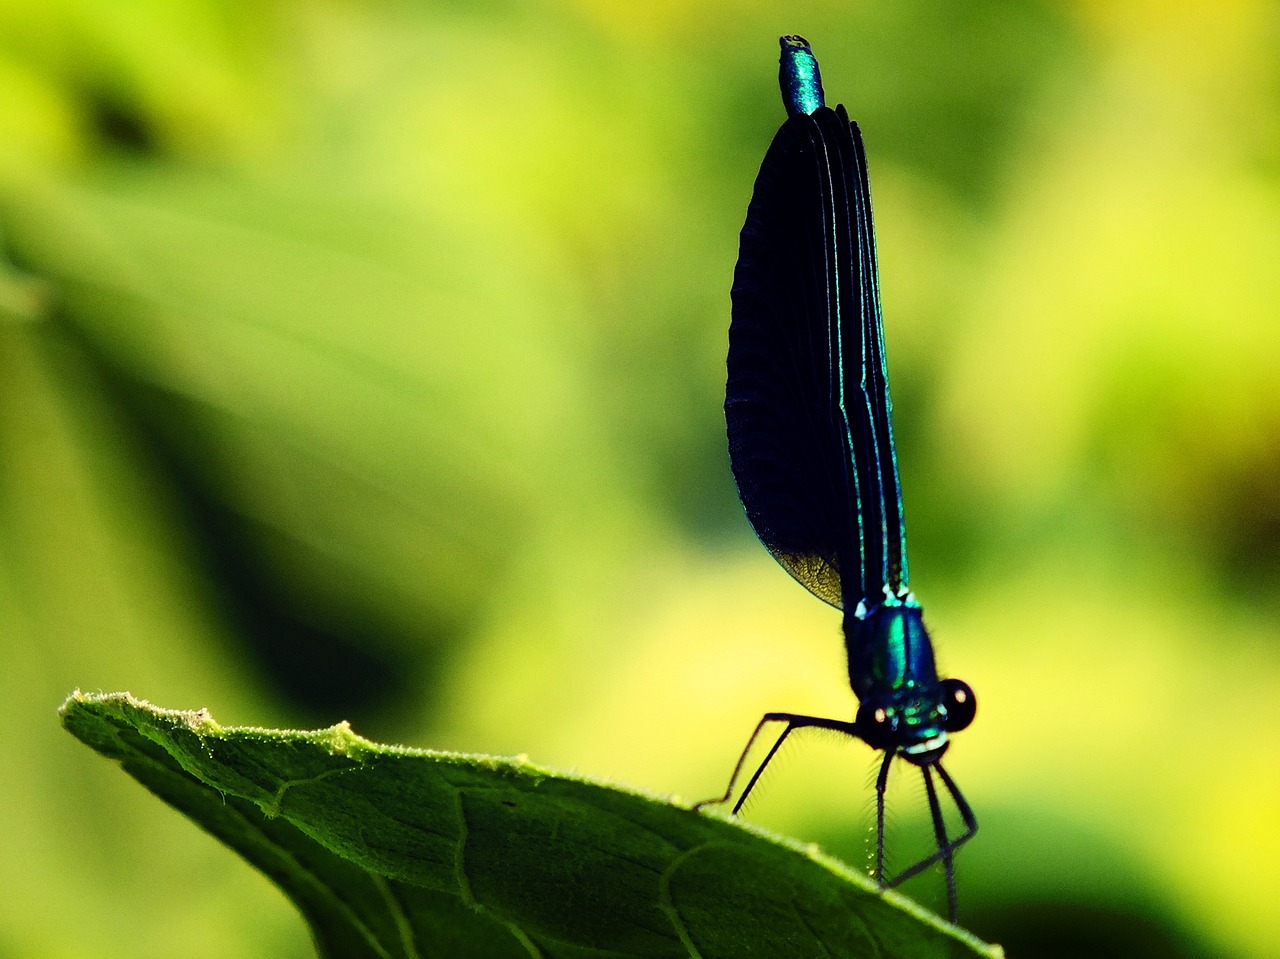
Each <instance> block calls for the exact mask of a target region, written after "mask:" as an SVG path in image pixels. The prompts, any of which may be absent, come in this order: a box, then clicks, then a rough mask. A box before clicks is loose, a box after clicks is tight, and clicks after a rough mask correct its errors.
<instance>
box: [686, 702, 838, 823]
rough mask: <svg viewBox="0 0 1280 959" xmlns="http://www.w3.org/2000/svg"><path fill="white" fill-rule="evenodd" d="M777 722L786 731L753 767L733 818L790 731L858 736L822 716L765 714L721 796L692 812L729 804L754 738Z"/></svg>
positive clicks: (703, 803)
mask: <svg viewBox="0 0 1280 959" xmlns="http://www.w3.org/2000/svg"><path fill="white" fill-rule="evenodd" d="M777 722H781V723H786V724H787V725H786V728H784V729H783V730H782V734H781V735H780V736H779V737H778V739H777V741H776V742H775V743H774V744H773V747H772V748H771V749H770V750H769V752H768V754H767V755H766V756H765V757H764V761H763V762H762V763H760V765H759V766H758V767H757V768H756V771H755V773H753V774H752V776H751V779H750V781H749V782H748V783H747V788H746V789H744V790H743V791H742V796H741V797H740V798H739V799H738V801H737V802H736V803H735V804H734V806H733V813H734V815H735V816H736V815H737V814H738V811H739V810H740V809H741V808H742V804H743V803H745V802H746V801H747V797H748V796H749V795H751V790H752V789H754V788H755V785H756V783H757V782H758V781H759V779H760V776H761V774H762V773H763V772H764V770H765V767H766V766H768V765H769V762H770V761H771V760H772V759H773V757H774V754H776V753H777V751H778V749H779V748H780V747H781V746H782V744H783V742H785V741H786V738H787V737H788V736H789V735H791V733H792V731H793V730H796V729H803V728H805V727H815V728H818V729H830V730H832V731H833V732H838V733H844V734H845V735H846V736H854V737H855V738H856V737H857V734H856V733H855V732H854V728H853V723H848V722H844V721H842V720H839V719H824V718H822V717H821V716H803V715H800V714H799V713H765V714H764V716H762V717H761V718H760V722H758V723H756V728H755V729H754V730H753V731H752V733H751V738H749V739H748V740H747V745H746V748H745V749H743V750H742V755H740V756H739V757H738V761H737V763H736V764H735V765H734V767H733V774H732V775H731V776H730V777H729V785H728V786H727V787H725V791H724V795H723V796H717V797H716V798H714V799H704V800H702V801H701V802H697V803H694V804H693V808H694V809H701V808H702V807H703V806H714V805H716V804H718V803H723V802H728V801H729V799H730V797H731V796H733V787H734V786H735V785H736V784H737V782H738V777H739V776H740V775H741V774H742V767H743V765H744V764H745V763H746V761H747V756H748V755H749V754H750V753H751V747H752V746H754V745H755V743H756V738H757V737H758V736H759V735H760V731H761V730H762V729H764V727H765V725H766V724H767V723H777Z"/></svg>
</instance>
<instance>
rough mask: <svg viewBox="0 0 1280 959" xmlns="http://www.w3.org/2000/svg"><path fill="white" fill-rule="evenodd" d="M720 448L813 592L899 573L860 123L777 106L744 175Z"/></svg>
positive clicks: (753, 514) (896, 497) (858, 592)
mask: <svg viewBox="0 0 1280 959" xmlns="http://www.w3.org/2000/svg"><path fill="white" fill-rule="evenodd" d="M725 419H726V422H727V425H728V431H729V457H730V461H731V463H732V466H733V475H734V479H735V480H736V481H737V484H738V492H739V495H740V496H741V497H742V504H743V506H744V507H745V508H746V512H747V517H748V518H749V519H750V520H751V525H752V526H753V527H754V528H755V531H756V534H757V535H758V536H759V537H760V539H761V541H762V542H763V543H764V544H765V546H766V547H768V549H769V551H770V552H771V553H772V554H773V555H774V558H776V559H777V560H778V562H779V563H781V564H782V565H783V566H784V567H785V568H786V569H787V570H788V572H790V573H791V575H792V576H794V577H795V578H796V579H797V580H799V581H800V582H801V583H802V584H803V585H804V586H805V587H806V588H808V589H809V590H810V591H811V592H812V593H813V594H814V595H816V596H818V597H819V598H820V599H823V600H825V601H826V602H828V603H831V604H832V605H834V606H842V605H843V604H844V602H846V601H850V602H854V603H856V602H857V601H858V600H864V599H865V600H867V601H868V603H869V604H873V603H878V602H880V601H882V600H883V598H884V595H885V590H886V588H888V589H889V590H890V591H891V592H893V593H894V594H897V593H899V592H901V591H903V590H904V589H905V587H906V581H907V566H906V555H905V531H904V530H903V526H902V497H901V492H900V488H899V485H898V469H897V460H896V457H895V455H894V448H893V433H892V427H891V425H890V404H889V384H888V376H887V373H886V370H885V362H884V338H883V334H882V332H881V328H880V289H879V278H878V276H877V270H876V253H875V236H874V233H873V229H872V223H871V198H870V193H869V190H868V186H867V173H866V156H865V153H864V151H863V148H862V136H861V134H860V133H859V131H858V128H857V126H856V125H854V124H851V123H850V122H849V118H848V116H847V114H846V113H845V112H844V108H843V107H839V108H838V109H837V110H835V111H833V110H830V109H827V108H826V107H822V108H820V109H818V110H815V111H814V113H813V114H812V115H810V116H803V115H799V116H792V117H790V118H788V120H787V122H786V123H785V124H783V126H782V128H781V129H780V130H779V131H778V134H777V136H775V137H774V139H773V143H772V144H771V145H770V147H769V152H768V153H767V154H766V155H765V158H764V162H763V164H761V167H760V174H759V176H758V177H757V178H756V185H755V191H754V193H753V194H752V197H751V205H750V207H749V208H748V210H747V220H746V223H745V225H744V226H743V228H742V237H741V244H740V248H739V253H738V264H737V268H736V269H735V271H734V277H733V323H732V325H731V326H730V329H729V382H728V386H727V388H726V390H725Z"/></svg>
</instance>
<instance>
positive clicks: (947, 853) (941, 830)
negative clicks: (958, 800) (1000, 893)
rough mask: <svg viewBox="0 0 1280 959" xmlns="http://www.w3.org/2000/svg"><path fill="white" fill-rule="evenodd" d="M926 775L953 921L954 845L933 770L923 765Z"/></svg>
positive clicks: (925, 779)
mask: <svg viewBox="0 0 1280 959" xmlns="http://www.w3.org/2000/svg"><path fill="white" fill-rule="evenodd" d="M920 773H921V775H923V776H924V791H925V793H926V794H928V797H929V815H930V817H931V818H932V819H933V840H934V842H935V843H936V844H937V847H938V851H939V852H940V853H941V854H942V868H943V871H944V872H945V873H946V874H947V914H948V915H949V916H950V917H951V921H952V922H955V921H956V868H955V864H954V862H953V861H952V853H953V851H954V847H953V846H952V845H951V843H950V842H949V841H948V840H947V824H946V823H945V822H943V820H942V806H941V805H940V804H939V803H938V791H937V789H935V788H934V785H933V772H932V771H931V770H930V769H929V767H928V766H921V767H920Z"/></svg>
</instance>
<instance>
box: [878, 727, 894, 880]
mask: <svg viewBox="0 0 1280 959" xmlns="http://www.w3.org/2000/svg"><path fill="white" fill-rule="evenodd" d="M893 756H894V751H893V750H892V749H886V750H885V753H884V760H883V761H881V763H880V775H878V776H877V777H876V883H877V885H881V886H883V885H884V792H885V789H887V788H888V786H889V767H890V766H891V765H892V764H893Z"/></svg>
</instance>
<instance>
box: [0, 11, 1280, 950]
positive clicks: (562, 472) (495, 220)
mask: <svg viewBox="0 0 1280 959" xmlns="http://www.w3.org/2000/svg"><path fill="white" fill-rule="evenodd" d="M789 32H800V33H803V34H805V35H806V36H808V38H809V39H810V40H811V41H812V42H813V44H814V48H815V50H817V52H818V54H819V56H820V57H821V59H822V64H823V69H824V74H825V75H826V78H827V86H828V92H829V95H830V97H831V98H832V99H833V100H838V101H841V102H844V103H846V104H847V105H848V106H849V108H850V112H851V113H852V114H853V115H854V116H855V117H857V118H858V120H859V121H860V122H861V124H862V126H863V129H864V131H865V134H866V137H867V141H868V149H869V151H870V156H871V165H872V183H873V190H874V193H875V199H876V210H877V225H878V228H879V238H880V252H881V266H882V270H883V278H882V280H883V282H882V285H883V290H884V298H885V311H886V336H887V339H888V342H889V354H890V364H891V368H892V370H893V377H894V391H895V400H896V403H895V413H896V419H897V425H898V429H899V447H900V453H901V456H902V474H903V483H904V489H905V495H906V499H907V501H908V502H907V515H908V517H909V519H908V524H909V529H910V531H911V550H912V554H911V555H912V562H913V566H914V573H915V585H916V586H917V589H918V592H919V594H920V596H921V598H922V600H923V601H924V603H925V607H926V610H927V611H928V613H929V616H930V622H931V624H932V627H933V630H934V633H935V635H936V637H937V642H938V645H939V650H940V655H941V656H942V657H943V663H942V666H943V668H944V669H945V670H947V671H949V672H951V673H953V674H955V675H958V676H962V677H963V678H965V679H966V680H968V681H969V682H970V683H972V684H973V686H974V687H975V689H976V690H977V693H978V696H979V698H980V701H981V704H982V705H981V712H980V716H979V720H978V721H977V722H976V723H975V725H974V727H973V728H972V730H971V731H969V732H966V733H965V735H964V736H963V737H960V738H958V740H957V744H956V746H955V748H954V749H953V750H952V753H953V757H952V758H951V766H952V768H953V770H954V772H955V774H956V775H957V777H958V778H959V779H960V782H961V783H962V784H963V785H964V788H965V790H966V794H967V795H968V796H969V798H970V799H971V800H972V802H973V803H974V806H975V808H976V810H977V811H978V814H979V817H980V820H981V822H982V832H981V833H980V834H979V836H978V838H977V839H976V840H975V841H974V842H973V843H972V844H971V845H970V846H969V847H967V848H966V849H965V852H964V855H963V856H962V857H961V858H960V861H959V869H960V876H959V881H960V887H961V909H962V919H963V920H964V921H965V922H966V924H969V925H970V926H971V927H972V928H973V929H974V930H975V931H976V932H977V933H979V934H980V935H982V936H983V937H985V938H988V939H992V940H996V941H1004V942H1006V943H1007V944H1008V945H1010V947H1011V949H1010V951H1011V954H1012V955H1020V956H1040V955H1043V956H1048V955H1054V954H1055V953H1053V952H1051V951H1050V948H1051V944H1053V943H1057V944H1059V945H1062V944H1064V943H1065V944H1066V946H1067V951H1066V953H1065V954H1072V953H1073V951H1074V954H1092V955H1126V956H1134V955H1142V954H1143V953H1142V952H1141V951H1140V950H1141V949H1146V950H1148V952H1147V954H1151V955H1163V956H1200V955H1213V956H1224V955H1235V956H1243V957H1249V956H1258V957H1262V956H1267V955H1269V954H1270V953H1271V951H1272V950H1273V947H1274V943H1275V942H1276V941H1278V940H1280V924H1278V921H1277V919H1276V913H1275V910H1274V908H1273V907H1272V900H1273V899H1274V896H1275V893H1276V891H1277V889H1280V866H1278V865H1277V863H1280V825H1277V816H1276V811H1277V810H1280V774H1278V773H1277V770H1278V769H1280V746H1277V745H1276V743H1275V739H1274V737H1272V736H1271V735H1270V734H1269V730H1270V723H1269V721H1268V720H1269V718H1270V711H1271V710H1270V704H1271V703H1272V702H1273V701H1274V699H1275V697H1276V695H1277V694H1278V693H1280V653H1278V652H1277V639H1280V636H1278V633H1280V629H1278V628H1277V625H1276V624H1277V621H1278V616H1280V575H1278V574H1280V550H1278V547H1280V522H1278V517H1280V493H1277V490H1280V485H1278V484H1277V482H1276V480H1275V477H1276V475H1277V473H1278V472H1280V379H1278V378H1277V377H1276V374H1275V370H1276V369H1277V368H1278V367H1280V323H1277V322H1276V317H1277V314H1278V312H1280V273H1277V271H1276V269H1275V264H1276V263H1277V262H1280V120H1277V118H1278V117H1280V66H1278V65H1277V61H1276V59H1275V57H1274V50H1275V49H1276V48H1277V41H1280V36H1278V33H1280V6H1278V5H1277V4H1276V3H1274V2H1260V0H1259V2H1249V0H1236V2H1232V3H1228V4H1221V3H1209V2H1208V0H1202V2H1198V3H1195V2H1181V3H1175V4H1173V5H1169V4H1163V5H1159V6H1156V5H1152V4H1141V3H1135V2H1130V3H1121V4H1100V3H1090V2H1077V3H1072V4H1056V5H1050V4H1047V3H1034V2H1023V3H1017V4H997V3H977V4H966V5H964V6H963V7H959V8H958V7H955V6H954V5H949V4H943V3H941V2H937V0H932V2H931V0H909V2H905V3H901V4H894V5H872V4H865V5H857V4H855V5H849V4H845V3H835V2H811V3H806V4H800V5H799V6H796V5H790V6H788V7H787V9H786V10H781V9H780V8H777V5H773V4H765V3H761V2H751V0H745V2H742V3H740V4H736V5H732V6H731V7H726V6H725V5H724V4H723V3H715V4H713V3H710V2H703V3H693V4H690V3H687V2H686V3H681V4H675V3H654V4H646V5H642V6H628V5H620V4H613V3H605V2H602V0H560V2H553V0H548V2H544V3H542V4H539V5H538V6H537V7H536V8H533V7H531V6H529V5H520V4H514V3H505V2H502V0H491V2H488V3H480V4H447V3H437V4H407V3H402V2H391V0H385V2H375V3H355V2H351V0H314V2H312V0H307V2H304V0H293V2H282V3H277V4H271V5H267V6H264V5H261V4H250V3H245V2H234V0H186V2H172V0H171V2H163V3H162V2H158V0H151V2H140V3H134V4H129V5H126V6H121V5H119V4H112V3H104V2H91V0H78V2H77V0H55V2H52V3H50V2H42V3H35V2H33V0H8V2H6V3H4V4H0V643H2V644H3V646H2V648H0V652H3V655H4V664H5V668H4V670H3V673H2V675H3V682H4V688H3V690H2V693H3V695H2V696H0V724H2V726H3V729H4V730H5V736H6V739H5V742H6V744H7V745H8V746H9V753H8V754H9V757H10V761H9V763H7V764H6V767H5V771H4V772H3V773H0V822H3V823H4V826H3V829H4V832H3V834H0V837H2V841H3V844H4V845H3V854H2V855H0V883H2V884H3V887H4V888H5V889H6V890H7V891H10V892H9V895H7V896H5V897H4V898H3V900H0V954H3V955H5V956H10V955H12V956H15V957H18V959H28V957H45V956H63V955H69V954H76V953H80V952H82V951H83V950H84V949H85V948H87V945H86V944H87V943H90V942H92V943H94V947H93V948H94V949H95V951H98V952H105V953H106V954H121V955H122V954H125V953H126V952H127V953H128V954H129V955H132V956H141V957H145V956H161V955H172V953H173V951H174V949H175V948H176V946H175V944H177V943H181V949H182V950H183V952H184V955H188V956H191V957H194V959H199V957H204V956H208V957H213V956H218V957H239V956H245V957H248V956H261V955H271V956H305V955H308V954H310V947H309V945H308V943H307V941H306V937H305V933H304V931H303V927H302V924H301V922H300V921H299V920H298V919H297V918H296V917H295V916H294V915H292V913H291V912H290V907H289V906H288V904H287V903H286V902H285V900H284V899H283V898H282V897H281V896H279V894H278V893H276V892H275V891H274V890H272V889H271V888H270V887H269V886H267V885H266V884H265V883H264V882H263V881H262V880H261V879H259V878H258V877H257V876H256V875H255V874H254V873H253V872H252V871H251V870H250V869H249V868H248V867H246V866H244V865H243V864H241V863H240V862H238V861H237V860H236V859H235V858H234V857H233V856H230V855H228V854H227V853H226V852H225V851H224V850H223V849H222V848H221V847H219V846H217V845H216V844H215V843H214V842H213V841H212V840H210V839H208V838H207V837H204V836H201V835H198V834H195V833H193V832H191V831H189V829H188V827H187V826H186V825H185V824H184V823H182V822H179V821H178V819H177V817H176V816H174V815H172V814H171V813H169V812H168V811H166V810H165V809H164V808H162V807H160V805H159V804H158V803H155V802H153V801H151V800H149V799H148V798H147V797H145V796H144V795H142V794H141V792H140V791H138V790H137V789H136V787H132V786H131V785H130V784H129V783H128V782H126V781H124V777H121V776H119V775H118V773H116V772H115V771H114V770H111V769H109V768H107V767H106V766H105V765H104V764H100V763H98V762H97V761H96V760H95V759H94V757H92V756H90V755H88V754H87V753H84V751H83V750H79V749H77V748H76V746H75V744H74V743H73V742H71V741H70V740H69V739H68V738H67V737H66V736H65V734H62V733H60V731H59V730H58V727H57V722H56V717H55V715H54V710H55V708H56V706H57V704H58V703H59V702H60V701H61V700H62V698H63V697H64V696H65V694H66V693H67V692H68V691H70V690H71V689H73V688H75V687H77V686H79V687H83V688H86V689H93V688H104V689H124V688H129V689H132V690H133V691H134V692H136V693H138V694H139V695H143V696H146V697H147V698H149V699H152V700H155V701H158V702H164V703H167V704H171V705H174V706H184V707H193V708H194V707H198V706H205V705H207V706H210V707H212V708H215V709H216V711H217V713H218V715H219V716H220V717H221V718H224V719H225V720H226V721H228V722H237V723H253V724H262V725H280V726H308V725H324V724H329V723H332V722H335V721H337V720H339V719H348V720H350V721H351V722H352V723H353V724H354V725H355V728H356V729H357V730H358V731H360V732H361V733H363V734H365V735H369V736H376V737H378V738H381V739H400V740H403V741H407V742H412V743H414V744H417V745H428V746H434V747H439V748H453V749H466V750H477V751H486V752H497V753H516V752H527V753H528V754H530V755H531V756H532V757H533V758H535V759H536V760H537V761H539V762H543V763H548V764H555V765H559V766H562V767H566V768H577V769H580V770H582V771H584V772H587V773H591V774H595V775H603V776H613V777H617V778H620V779H624V780H628V781H631V782H634V783H636V784H638V785H640V786H643V787H646V788H649V789H653V790H667V791H672V792H680V793H682V794H685V795H687V796H689V797H691V798H702V797H704V796H707V795H711V794H713V793H715V792H717V791H718V790H719V789H720V788H721V787H722V785H723V782H724V777H725V776H726V775H727V773H728V768H729V766H730V764H731V762H732V760H733V757H734V755H735V754H736V750H737V749H739V748H740V746H741V741H742V738H743V737H744V736H745V735H746V733H747V732H748V731H749V730H750V728H751V725H752V724H753V723H754V722H755V721H756V719H758V717H759V715H760V714H761V713H763V712H764V711H766V710H769V709H787V710H794V711H798V712H817V713H822V714H827V715H852V710H853V702H852V697H851V696H850V694H849V692H848V690H847V687H845V686H844V684H843V682H842V680H841V677H842V676H843V675H844V666H843V662H842V651H841V649H840V648H839V639H838V617H837V616H835V615H834V614H833V613H831V611H830V610H827V609H824V608H822V606H821V604H819V603H816V602H814V601H812V599H811V597H809V596H808V595H807V594H805V593H804V591H803V590H801V589H799V588H798V587H796V586H795V585H794V584H793V583H792V582H791V581H790V579H789V578H788V577H787V576H786V575H785V574H784V573H782V572H781V571H780V570H778V569H777V568H776V567H774V565H773V564H772V561H771V560H770V559H769V557H768V555H767V554H766V553H765V551H764V550H763V549H762V548H760V547H759V546H758V544H755V543H754V541H753V540H752V538H751V535H750V531H749V528H748V526H747V524H746V522H745V520H744V518H743V517H742V516H741V512H740V509H739V507H738V505H737V503H736V498H735V495H734V491H733V487H732V481H731V479H730V477H729V473H728V469H727V459H726V455H725V452H724V436H723V422H722V419H721V413H720V404H721V402H722V399H723V396H722V390H723V375H724V367H723V363H724V350H725V336H726V334H725V331H726V329H727V325H728V295H727V289H728V284H729V277H730V275H731V271H732V265H733V260H734V256H735V254H736V244H737V231H738V229H739V228H740V226H741V222H742V218H743V215H744V213H745V204H746V200H747V198H748V196H749V194H750V188H751V183H752V180H753V178H754V175H755V171H756V168H757V166H758V164H759V161H760V158H761V156H762V155H763V152H764V149H765V147H766V146H767V144H768V142H769V138H770V137H771V136H772V134H773V131H774V130H775V129H776V127H777V126H778V124H779V123H780V122H781V115H780V113H781V111H780V107H779V105H778V102H777V94H776V87H775V84H776V80H775V72H776V68H775V57H776V52H775V51H776V46H775V43H776V39H775V38H776V37H777V36H778V35H779V34H782V33H789ZM82 753H84V754H83V755H82ZM788 758H789V760H790V762H789V764H784V765H783V766H782V767H781V768H780V769H779V770H778V771H777V772H775V773H773V774H772V775H771V776H770V778H769V782H768V784H767V785H768V786H769V789H768V790H767V791H766V793H765V796H764V797H763V799H762V801H761V802H760V803H759V804H758V805H757V807H755V809H753V810H752V815H753V816H756V817H758V818H759V819H761V820H762V821H765V822H767V823H768V824H769V825H771V826H774V827H777V828H780V829H784V830H788V831H791V832H793V833H794V834H796V835H798V836H799V837H801V838H803V839H814V840H819V841H821V842H823V843H824V845H825V846H826V847H827V848H828V849H830V850H831V851H832V852H833V853H835V854H837V855H841V856H844V857H846V858H848V859H850V860H851V861H853V862H855V863H858V862H860V861H861V858H860V857H862V856H863V855H864V850H865V835H864V832H863V829H864V826H865V817H864V818H863V819H860V818H859V815H858V814H859V812H860V811H862V812H865V811H866V808H867V797H868V791H867V787H866V775H867V770H868V769H869V768H870V763H871V754H870V753H869V752H866V753H865V754H864V753H861V752H860V751H859V750H858V748H857V747H856V746H854V747H848V746H845V747H844V748H843V749H836V750H831V751H828V750H827V747H826V745H825V744H824V743H822V742H821V741H820V740H819V741H817V742H809V741H803V740H802V741H801V742H800V743H799V744H797V746H796V747H793V748H791V749H790V750H789V751H788ZM895 798H898V799H899V800H900V801H899V802H897V803H895V808H897V809H898V813H897V818H898V820H899V823H898V826H899V831H900V832H901V833H902V835H903V840H904V842H909V841H910V836H911V831H912V829H913V828H916V827H917V826H919V825H920V824H921V823H922V822H923V820H922V819H921V807H920V803H919V800H918V797H914V796H913V795H911V794H909V793H908V794H904V795H903V796H901V797H895ZM107 880H109V881H107ZM939 883H940V881H939V880H938V878H937V877H936V876H925V877H922V879H921V881H920V883H919V884H918V885H917V886H916V887H914V888H913V891H915V892H917V893H918V894H920V895H922V896H925V897H928V896H930V895H935V896H936V894H937V889H938V886H939ZM1072 937H1077V938H1072ZM1089 937H1092V938H1089ZM1135 941H1136V942H1137V943H1138V946H1137V947H1135V946H1133V945H1132V943H1133V942H1135ZM1107 950H1110V951H1109V952H1108V951H1107ZM1056 954H1062V953H1056Z"/></svg>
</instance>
